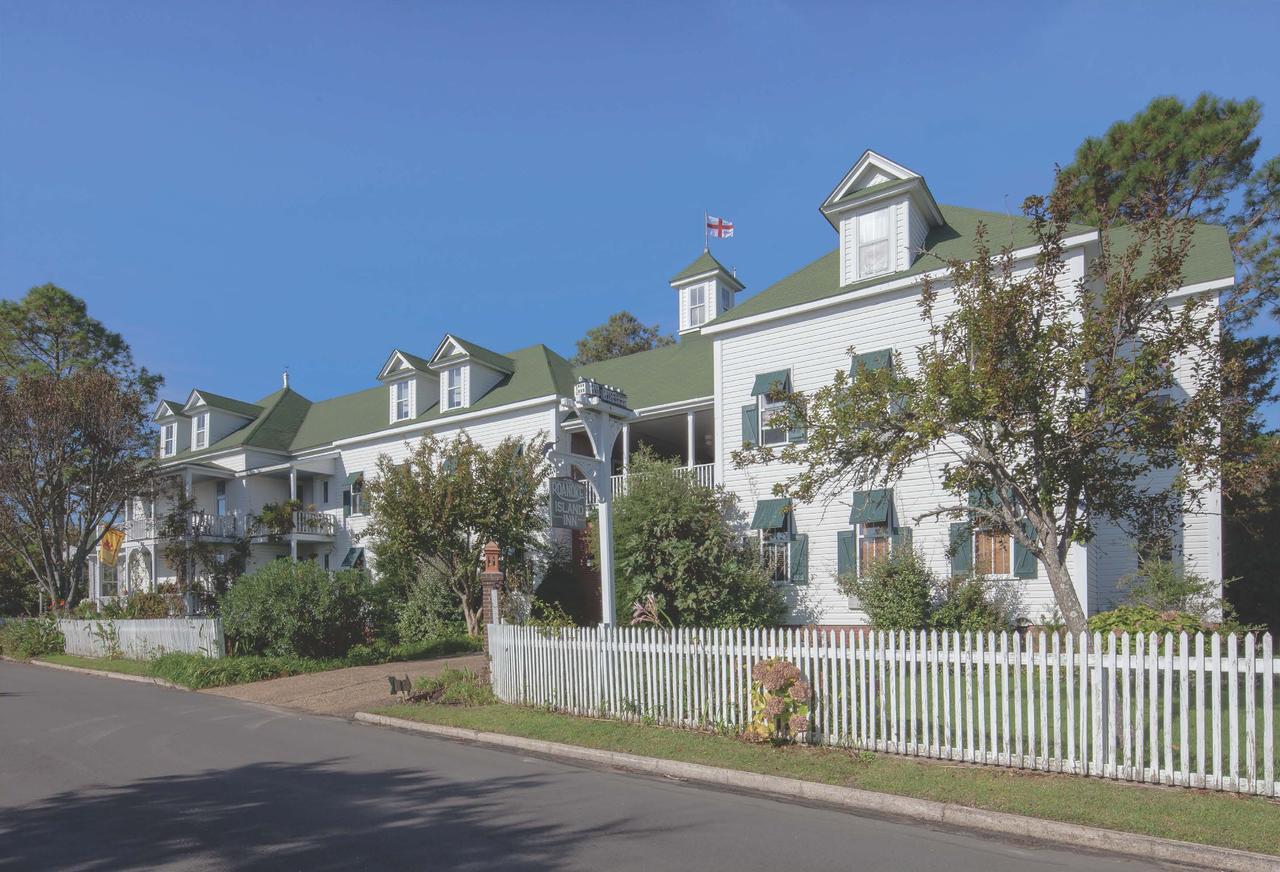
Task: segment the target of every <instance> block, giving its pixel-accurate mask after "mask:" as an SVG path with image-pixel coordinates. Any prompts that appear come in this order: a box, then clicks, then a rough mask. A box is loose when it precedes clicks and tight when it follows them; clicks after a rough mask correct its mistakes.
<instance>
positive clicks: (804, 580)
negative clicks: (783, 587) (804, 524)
mask: <svg viewBox="0 0 1280 872" xmlns="http://www.w3.org/2000/svg"><path fill="white" fill-rule="evenodd" d="M788 580H789V581H790V582H791V583H792V584H808V583H809V536H808V534H805V533H797V534H796V535H795V536H793V537H792V539H791V573H790V578H789V579H788Z"/></svg>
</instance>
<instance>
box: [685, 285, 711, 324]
mask: <svg viewBox="0 0 1280 872" xmlns="http://www.w3.org/2000/svg"><path fill="white" fill-rule="evenodd" d="M706 321H707V286H706V285H694V286H693V287H691V288H689V326H690V327H700V326H702V325H703V324H704V323H706Z"/></svg>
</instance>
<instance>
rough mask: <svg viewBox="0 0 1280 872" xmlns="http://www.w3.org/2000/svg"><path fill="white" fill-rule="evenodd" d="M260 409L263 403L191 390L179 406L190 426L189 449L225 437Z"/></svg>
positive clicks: (197, 449) (251, 418) (206, 444)
mask: <svg viewBox="0 0 1280 872" xmlns="http://www.w3.org/2000/svg"><path fill="white" fill-rule="evenodd" d="M262 412H263V408H262V406H255V405H254V404H253V403H246V402H243V401H241V400H236V399H232V398H231V397H224V396H221V395H219V394H214V393H210V392H209V391H202V390H198V389H197V390H193V391H192V392H191V395H190V396H189V397H187V402H186V403H185V404H184V405H183V407H182V414H183V415H184V416H185V417H186V418H187V419H188V420H190V422H191V426H190V427H189V428H187V429H188V432H189V433H190V439H191V442H190V444H191V450H192V451H201V450H203V449H205V448H208V447H209V446H210V445H213V444H214V443H215V442H217V441H218V440H219V439H221V438H223V437H224V436H227V435H230V434H231V433H234V432H235V431H236V430H239V429H240V428H241V427H246V426H248V425H249V424H251V423H252V422H253V421H255V420H256V419H257V418H258V416H259V415H261V414H262Z"/></svg>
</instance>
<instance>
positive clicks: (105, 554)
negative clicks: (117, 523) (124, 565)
mask: <svg viewBox="0 0 1280 872" xmlns="http://www.w3.org/2000/svg"><path fill="white" fill-rule="evenodd" d="M123 542H124V531H123V530H119V529H117V528H115V527H112V528H111V529H110V530H108V531H107V532H105V533H103V534H102V541H101V542H100V543H99V544H98V560H99V561H101V563H102V565H103V566H115V565H116V558H117V557H118V556H119V555H120V545H121V543H123Z"/></svg>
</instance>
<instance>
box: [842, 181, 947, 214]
mask: <svg viewBox="0 0 1280 872" xmlns="http://www.w3.org/2000/svg"><path fill="white" fill-rule="evenodd" d="M916 178H919V177H918V176H917V177H916ZM909 181H912V179H911V178H906V179H889V180H887V181H884V182H876V183H875V184H874V185H867V186H866V187H865V188H859V189H858V190H856V191H850V192H849V193H847V194H845V195H844V196H843V197H841V198H840V199H839V200H836V201H834V202H833V203H831V204H830V205H829V206H827V207H826V208H828V209H838V208H840V207H841V206H846V205H848V204H849V203H856V202H857V201H859V200H865V199H866V198H868V197H874V196H875V195H876V194H878V193H880V192H881V191H883V190H886V189H888V188H892V187H894V186H895V185H901V184H902V183H903V182H909ZM920 181H921V182H923V181H924V179H920Z"/></svg>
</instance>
